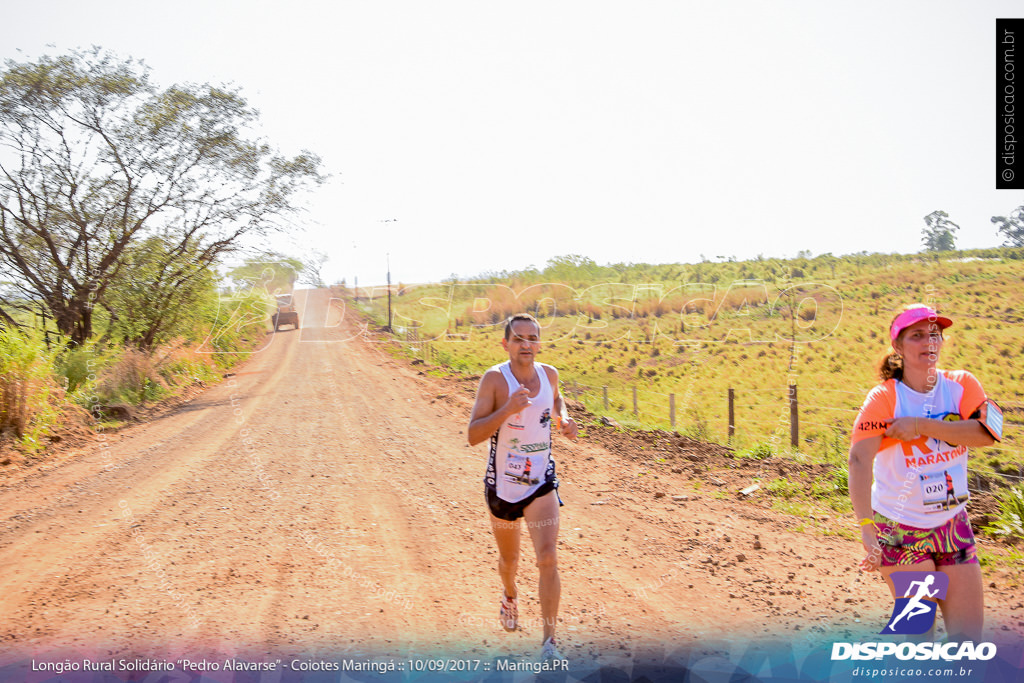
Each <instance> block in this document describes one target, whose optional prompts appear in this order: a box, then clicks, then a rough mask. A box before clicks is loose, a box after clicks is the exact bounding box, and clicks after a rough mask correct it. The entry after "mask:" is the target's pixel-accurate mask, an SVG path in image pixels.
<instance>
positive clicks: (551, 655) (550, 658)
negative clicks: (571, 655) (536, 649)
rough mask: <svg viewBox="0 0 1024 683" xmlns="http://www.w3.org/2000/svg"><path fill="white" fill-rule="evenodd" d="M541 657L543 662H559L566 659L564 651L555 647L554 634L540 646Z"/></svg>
mask: <svg viewBox="0 0 1024 683" xmlns="http://www.w3.org/2000/svg"><path fill="white" fill-rule="evenodd" d="M540 659H541V661H542V662H558V661H561V660H563V659H565V657H564V656H563V655H562V653H561V652H559V651H558V648H557V647H555V637H554V636H551V637H550V638H548V639H547V640H545V641H544V645H542V646H541V648H540Z"/></svg>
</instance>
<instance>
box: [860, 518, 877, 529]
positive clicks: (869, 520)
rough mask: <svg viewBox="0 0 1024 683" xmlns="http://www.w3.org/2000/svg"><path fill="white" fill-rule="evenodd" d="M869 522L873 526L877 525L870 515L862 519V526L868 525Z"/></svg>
mask: <svg viewBox="0 0 1024 683" xmlns="http://www.w3.org/2000/svg"><path fill="white" fill-rule="evenodd" d="M868 524H870V525H871V526H875V520H873V519H871V518H870V517H865V518H864V519H862V520H860V525H861V526H867V525H868ZM876 528H877V527H876Z"/></svg>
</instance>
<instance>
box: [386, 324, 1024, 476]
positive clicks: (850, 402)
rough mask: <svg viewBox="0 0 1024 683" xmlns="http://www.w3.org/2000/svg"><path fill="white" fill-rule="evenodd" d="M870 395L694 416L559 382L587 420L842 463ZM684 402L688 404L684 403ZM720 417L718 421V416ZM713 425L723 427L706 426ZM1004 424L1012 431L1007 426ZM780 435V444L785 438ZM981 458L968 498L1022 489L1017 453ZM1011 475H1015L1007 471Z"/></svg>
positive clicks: (789, 390)
mask: <svg viewBox="0 0 1024 683" xmlns="http://www.w3.org/2000/svg"><path fill="white" fill-rule="evenodd" d="M404 336H405V341H406V342H407V344H408V345H409V349H410V351H411V353H412V354H413V356H414V358H416V359H417V360H419V361H422V362H423V363H425V364H427V365H435V364H444V361H447V360H449V354H447V353H445V352H443V351H441V350H439V349H438V348H437V347H436V345H435V344H434V343H433V342H432V341H430V340H421V339H420V338H419V336H418V334H417V330H416V329H415V328H411V329H408V330H406V331H405V335H404ZM869 390H870V387H856V388H852V389H833V388H825V387H816V386H810V385H807V384H806V383H804V384H802V385H801V384H799V383H793V384H788V385H779V386H770V387H765V386H759V387H748V386H735V387H729V388H728V390H727V392H726V394H725V395H723V396H722V397H721V398H714V399H712V400H714V401H721V406H717V407H716V408H715V409H714V410H702V409H701V404H700V403H699V402H698V401H699V400H700V399H699V398H697V399H695V398H694V397H693V396H691V394H692V393H693V392H692V387H691V389H690V390H686V391H682V392H678V393H677V392H664V391H656V390H653V389H650V388H646V387H644V386H643V384H642V382H637V383H635V384H631V385H629V384H627V385H617V386H612V385H593V384H586V383H583V382H580V381H578V380H576V379H574V378H566V377H563V378H562V392H563V393H564V394H565V396H566V397H568V398H570V399H573V400H575V401H578V402H580V403H583V404H584V405H585V406H588V408H589V409H590V410H591V411H592V412H597V411H600V412H602V413H604V414H605V415H606V416H611V417H614V416H615V415H618V416H620V417H623V418H627V419H628V418H630V417H631V418H633V419H635V420H636V421H637V422H639V423H641V424H643V425H644V426H653V427H655V428H660V429H665V430H668V431H672V432H676V433H681V435H683V436H691V437H694V438H698V439H702V440H715V441H720V442H722V443H724V444H727V445H730V446H735V445H737V444H738V443H745V444H757V443H762V442H763V443H770V444H772V446H773V450H774V451H776V452H778V451H781V450H784V448H785V446H787V445H788V448H789V449H791V450H792V451H794V452H811V453H816V454H818V455H823V456H826V457H832V458H833V459H836V458H845V453H846V451H847V450H848V448H849V438H850V429H851V427H852V426H853V422H854V419H855V418H856V416H857V412H858V411H859V409H860V406H861V403H862V402H863V400H864V397H865V396H866V395H867V393H868V391H869ZM687 399H689V400H687ZM719 415H721V416H724V417H725V419H724V420H721V418H719V417H718V416H719ZM713 419H719V421H723V422H724V424H717V425H716V424H712V422H711V420H713ZM1007 422H1008V423H1013V422H1014V421H1011V419H1008V420H1007ZM787 434H788V439H786V436H787ZM978 452H980V453H983V454H985V455H989V456H991V455H999V456H1002V460H1003V461H1004V463H1005V464H1004V466H1003V467H1002V468H1001V469H1000V470H998V471H995V470H993V471H991V472H980V471H978V470H977V468H972V469H974V471H972V472H971V474H970V480H969V483H968V488H969V489H970V491H971V492H972V493H980V492H983V491H991V490H993V488H994V486H993V482H994V480H995V478H996V477H998V478H1001V479H1003V480H1005V482H1007V483H1018V484H1019V483H1020V482H1024V464H1022V463H1024V458H1022V456H1021V452H1020V449H1019V447H1017V446H1016V445H1014V444H1012V443H1010V444H1006V443H1004V444H995V445H993V446H990V447H987V448H984V449H978ZM1012 468H1016V470H1017V471H1016V473H1014V472H1012V471H1011V469H1012Z"/></svg>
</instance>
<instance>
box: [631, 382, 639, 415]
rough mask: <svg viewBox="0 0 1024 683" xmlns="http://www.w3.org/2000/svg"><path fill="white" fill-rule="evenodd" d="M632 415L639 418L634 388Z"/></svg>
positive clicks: (634, 388) (634, 389)
mask: <svg viewBox="0 0 1024 683" xmlns="http://www.w3.org/2000/svg"><path fill="white" fill-rule="evenodd" d="M633 415H634V416H639V415H640V412H639V411H638V410H637V406H636V386H634V387H633Z"/></svg>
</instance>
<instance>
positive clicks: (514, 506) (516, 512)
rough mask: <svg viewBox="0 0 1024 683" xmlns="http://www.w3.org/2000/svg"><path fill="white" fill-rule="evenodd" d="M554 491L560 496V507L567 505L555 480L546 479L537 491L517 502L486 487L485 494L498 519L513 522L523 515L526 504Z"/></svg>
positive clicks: (488, 504)
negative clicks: (504, 498)
mask: <svg viewBox="0 0 1024 683" xmlns="http://www.w3.org/2000/svg"><path fill="white" fill-rule="evenodd" d="M552 491H554V492H555V497H556V498H558V505H559V507H561V506H563V505H565V503H563V502H562V497H561V496H559V495H558V484H557V483H556V482H553V481H546V482H544V483H543V484H541V485H540V488H538V489H537V490H536V491H534V492H533V493H531V494H530V495H528V496H527V497H526V498H523V499H522V500H520V501H517V502H515V503H510V502H508V501H507V500H502V499H501V498H498V494H497V493H496V492H495V491H494V490H492V489H489V488H487V487H486V486H485V487H484V496H486V498H487V507H489V508H490V509H491V514H492V515H494V516H495V517H497V518H498V519H504V520H505V521H508V522H512V521H515V520H517V519H519V518H520V517H522V516H523V511H524V510H525V509H526V506H527V505H529V504H530V503H532V502H533V501H535V500H537V499H538V498H540V497H541V496H544V495H547V494H549V493H551V492H552Z"/></svg>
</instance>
